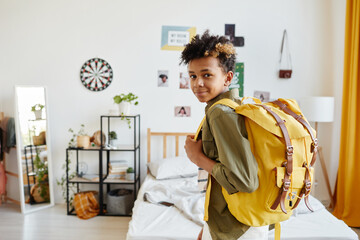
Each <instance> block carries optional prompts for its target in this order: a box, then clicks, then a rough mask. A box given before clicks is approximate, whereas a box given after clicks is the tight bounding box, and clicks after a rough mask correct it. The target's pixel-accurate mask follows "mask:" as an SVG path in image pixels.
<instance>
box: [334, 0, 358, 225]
mask: <svg viewBox="0 0 360 240" xmlns="http://www.w3.org/2000/svg"><path fill="white" fill-rule="evenodd" d="M359 38H360V0H347V6H346V26H345V53H344V82H343V100H342V114H341V136H340V154H339V155H340V156H339V169H338V178H337V182H336V190H335V198H336V203H335V208H334V212H333V214H334V215H335V216H336V217H337V218H339V219H342V220H343V221H344V222H345V223H346V224H348V225H349V226H351V227H360V204H359V199H360V74H359V68H360V61H359V60H360V53H359V51H360V50H359V49H360V48H359V45H360V42H359Z"/></svg>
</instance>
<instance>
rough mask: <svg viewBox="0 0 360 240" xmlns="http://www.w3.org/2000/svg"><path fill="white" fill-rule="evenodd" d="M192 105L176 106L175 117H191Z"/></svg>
mask: <svg viewBox="0 0 360 240" xmlns="http://www.w3.org/2000/svg"><path fill="white" fill-rule="evenodd" d="M190 116H191V107H190V106H176V107H175V117H190Z"/></svg>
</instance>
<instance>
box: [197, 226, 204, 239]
mask: <svg viewBox="0 0 360 240" xmlns="http://www.w3.org/2000/svg"><path fill="white" fill-rule="evenodd" d="M202 234H203V228H202V229H201V231H200V233H199V235H198V238H197V240H201V239H202Z"/></svg>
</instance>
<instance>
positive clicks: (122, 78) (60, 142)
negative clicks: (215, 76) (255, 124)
mask: <svg viewBox="0 0 360 240" xmlns="http://www.w3.org/2000/svg"><path fill="white" fill-rule="evenodd" d="M344 17H345V0H332V1H327V0H317V1H312V0H293V1H286V0H272V1H268V0H256V1H254V0H241V1H239V0H224V1H221V2H220V1H214V0H213V1H205V0H197V1H194V0H183V1H178V0H173V1H165V0H156V1H145V0H142V1H118V0H104V1H101V2H100V1H94V0H78V1H70V0H64V1H45V0H33V1H20V0H17V1H11V0H7V1H5V0H2V1H1V2H0V33H1V37H0V72H1V75H0V81H1V84H0V88H1V91H0V94H1V97H0V103H2V108H3V110H4V111H6V113H7V114H8V115H13V114H14V110H13V109H14V100H13V99H14V93H13V92H14V86H15V85H16V84H25V85H29V84H38V85H46V86H47V87H48V97H49V103H48V106H49V108H50V109H49V113H50V116H49V121H50V125H51V144H52V149H53V152H52V159H53V167H54V169H55V173H54V175H55V177H56V178H59V177H60V176H61V175H62V170H60V168H61V165H62V164H63V162H64V161H65V148H66V147H67V142H68V141H69V138H70V135H69V134H68V132H67V130H68V129H69V128H74V129H78V128H79V126H80V124H81V123H85V125H86V126H87V130H88V132H89V133H92V132H94V131H96V130H98V129H99V116H100V115H101V114H107V113H108V110H109V109H110V108H113V107H114V105H113V101H112V97H113V96H114V95H116V94H119V93H122V92H129V91H131V92H134V93H135V94H137V95H138V96H139V100H140V105H139V106H138V107H136V108H134V109H133V113H140V114H141V130H142V131H141V135H142V139H141V140H142V142H141V144H142V146H143V148H142V150H141V158H142V162H143V170H145V166H144V163H145V158H146V149H145V146H146V129H147V128H148V127H151V128H152V129H153V130H154V131H194V130H195V128H196V127H197V124H198V123H199V121H200V120H201V118H202V116H203V113H204V110H203V107H204V105H202V104H200V103H197V102H196V99H195V97H194V96H193V95H192V94H191V92H190V91H187V90H179V89H178V88H177V86H178V84H177V81H176V76H177V75H178V72H179V66H178V63H179V56H180V52H177V51H161V50H160V41H161V26H162V25H175V26H195V27H196V28H197V32H198V33H202V32H203V31H204V30H205V29H207V28H208V29H210V30H211V32H212V33H216V34H223V33H224V24H225V23H235V24H236V35H238V36H244V37H245V47H242V48H238V49H237V53H238V61H242V62H245V95H252V94H253V91H254V90H266V91H270V92H271V98H277V97H291V98H300V97H302V96H307V95H321V96H335V97H336V114H340V101H341V92H340V89H341V86H342V67H343V36H344ZM285 28H286V29H287V30H288V34H289V40H290V49H291V53H292V61H293V67H294V69H293V77H292V78H291V79H290V80H280V79H278V78H277V76H276V74H277V67H278V59H279V49H280V43H281V37H282V31H283V29H285ZM93 57H100V58H103V59H105V60H106V61H108V62H109V63H110V64H111V66H112V68H113V70H114V80H113V83H112V84H111V85H110V87H109V88H108V89H106V90H104V91H102V92H91V91H89V90H87V89H85V88H84V87H83V86H82V85H81V82H80V79H79V71H80V68H81V66H82V64H83V63H84V62H85V61H86V60H88V59H90V58H93ZM162 69H168V70H169V71H170V87H169V88H168V89H166V88H165V89H164V88H157V86H156V85H157V83H156V80H157V79H156V75H157V70H162ZM175 105H190V106H192V117H191V118H187V119H183V118H182V119H177V118H174V117H173V111H174V110H173V109H174V106H175ZM0 106H1V104H0ZM339 128H340V118H339V117H336V121H335V122H334V123H333V124H327V125H326V126H325V125H324V126H321V128H320V129H319V130H320V137H319V138H320V141H322V145H323V147H324V150H325V157H326V159H327V161H328V162H329V163H330V161H331V167H330V170H331V173H332V176H331V180H332V181H335V177H334V176H335V174H336V167H337V159H338V148H339V147H338V145H339V141H338V139H337V137H336V136H338V134H339V131H340V130H339ZM143 172H144V171H143ZM319 181H320V182H321V181H322V180H321V175H320V176H319ZM322 190H323V189H321V191H318V193H319V195H318V197H319V198H321V199H326V198H327V195H326V191H322ZM55 192H57V191H55ZM56 200H57V202H59V201H62V200H61V196H60V194H57V198H56Z"/></svg>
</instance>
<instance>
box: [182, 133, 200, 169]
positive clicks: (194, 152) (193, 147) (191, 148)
mask: <svg viewBox="0 0 360 240" xmlns="http://www.w3.org/2000/svg"><path fill="white" fill-rule="evenodd" d="M194 137H195V136H194V135H188V136H187V137H186V141H185V146H184V147H185V151H186V155H187V156H188V158H189V159H190V160H191V161H192V162H193V163H195V164H196V165H198V164H199V163H198V160H199V158H200V156H201V155H203V150H202V141H201V140H198V141H195V140H194Z"/></svg>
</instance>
